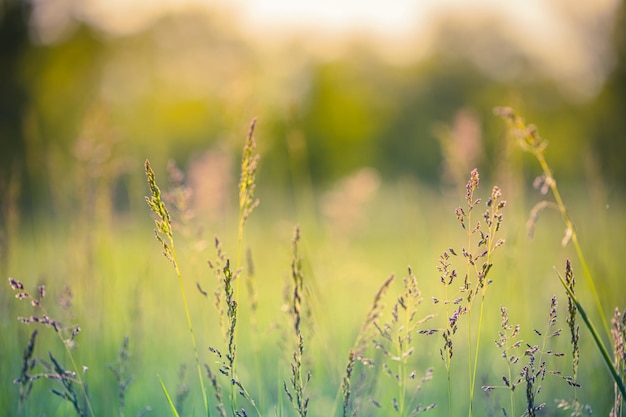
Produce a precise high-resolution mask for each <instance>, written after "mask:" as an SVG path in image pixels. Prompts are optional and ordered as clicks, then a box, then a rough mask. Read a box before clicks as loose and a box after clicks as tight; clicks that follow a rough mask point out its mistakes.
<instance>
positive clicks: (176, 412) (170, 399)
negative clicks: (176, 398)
mask: <svg viewBox="0 0 626 417" xmlns="http://www.w3.org/2000/svg"><path fill="white" fill-rule="evenodd" d="M159 382H160V383H161V389H163V394H165V398H167V402H168V403H169V404H170V407H171V409H172V415H174V416H175V417H180V416H179V415H178V411H176V406H174V402H173V401H172V397H170V394H169V392H167V388H165V384H164V383H163V379H161V376H159Z"/></svg>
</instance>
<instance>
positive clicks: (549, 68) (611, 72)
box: [0, 0, 626, 223]
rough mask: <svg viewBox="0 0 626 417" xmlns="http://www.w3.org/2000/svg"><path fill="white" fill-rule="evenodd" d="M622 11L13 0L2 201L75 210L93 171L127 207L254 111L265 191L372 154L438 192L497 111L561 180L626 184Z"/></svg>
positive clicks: (534, 4)
mask: <svg viewBox="0 0 626 417" xmlns="http://www.w3.org/2000/svg"><path fill="white" fill-rule="evenodd" d="M624 15H625V11H624V6H623V4H622V2H618V1H616V0H600V1H595V2H593V3H580V2H576V1H572V0H558V1H551V2H549V3H547V2H544V1H539V0H535V1H514V2H507V3H506V4H503V3H501V2H497V1H490V0H474V1H471V2H464V1H455V0H446V1H420V2H414V1H409V0H403V1H395V2H393V4H389V3H388V2H383V1H376V0H371V1H365V2H364V1H358V2H357V1H351V0H341V1H330V0H328V1H318V2H286V1H285V2H283V1H280V0H272V1H260V0H251V1H244V0H240V1H234V2H233V1H209V0H205V1H202V0H178V1H175V0H160V1H134V2H132V5H131V3H128V2H123V1H99V0H89V1H71V0H55V1H17V0H2V1H1V2H0V62H1V63H2V65H1V66H0V71H1V73H0V83H1V84H0V91H1V92H2V93H1V95H0V140H1V144H0V146H1V148H0V155H1V156H0V157H1V158H2V160H1V161H0V193H1V195H2V196H3V199H2V200H3V201H5V202H6V201H7V196H10V197H8V199H12V200H15V201H17V202H18V206H19V209H20V210H25V211H26V212H33V211H36V210H37V208H41V207H42V206H45V210H46V212H47V213H50V210H53V211H55V210H60V212H64V211H65V210H67V209H68V207H67V206H66V204H68V205H69V206H73V204H72V203H73V202H72V199H73V198H74V197H75V195H74V197H72V195H73V194H74V193H73V192H72V190H74V189H76V187H77V186H78V184H76V181H82V182H85V181H92V182H93V183H94V184H96V183H97V184H98V185H97V186H98V187H101V189H99V190H98V193H106V194H107V195H108V196H109V197H110V200H111V202H112V204H113V205H114V207H115V208H117V209H121V210H123V209H125V208H127V206H128V205H129V204H130V202H129V197H128V190H129V189H131V188H132V187H133V186H132V181H133V179H132V178H133V177H134V176H135V175H134V173H135V172H136V171H137V170H138V169H140V167H141V162H142V161H143V159H145V158H146V157H149V158H151V159H152V160H153V161H154V163H155V166H157V167H158V166H161V167H164V166H165V161H166V160H168V159H170V158H173V159H174V160H175V161H176V162H177V163H178V164H179V165H180V166H181V167H183V169H184V170H185V171H187V170H188V168H189V167H190V166H191V165H193V161H196V162H199V161H201V160H202V158H211V157H219V155H222V156H227V155H232V154H233V153H235V154H236V155H238V153H239V152H240V146H239V144H240V143H241V141H242V140H243V139H242V138H243V137H244V136H245V132H246V130H247V126H248V124H249V122H250V120H251V119H252V117H258V119H259V124H258V135H259V138H260V140H259V146H260V150H261V153H262V154H263V156H264V160H266V161H271V162H269V163H267V164H265V166H263V169H262V170H261V173H260V175H261V176H262V182H264V183H265V184H266V187H271V188H273V189H274V190H273V191H284V192H287V193H291V192H292V190H293V188H294V187H295V188H298V186H299V184H298V181H305V182H308V183H309V184H310V185H312V186H313V187H318V186H322V187H323V186H327V185H328V184H330V183H332V182H333V181H336V180H338V179H340V178H342V177H344V176H346V175H349V174H352V173H354V172H355V171H356V170H358V169H359V168H361V167H364V166H366V167H371V168H373V169H374V170H375V171H376V173H377V174H378V175H381V176H382V178H384V179H385V180H387V179H397V178H399V177H410V178H415V179H419V180H420V181H423V182H427V183H430V184H434V185H438V184H440V183H441V182H442V181H450V179H451V177H450V175H451V172H450V169H449V168H450V167H449V166H448V168H446V166H447V165H446V162H445V159H446V157H448V156H450V155H448V154H449V152H448V151H447V150H446V149H447V147H446V145H445V144H446V143H449V142H450V141H452V142H450V143H454V144H455V146H454V147H456V148H457V149H461V151H460V152H459V153H460V154H461V159H460V160H458V161H455V162H452V165H454V164H455V163H456V164H459V163H463V164H464V165H463V166H462V169H461V172H464V171H466V172H468V170H466V168H467V167H470V166H474V165H476V166H479V167H480V168H481V171H482V172H483V174H484V175H491V174H492V173H494V172H495V171H496V170H497V161H498V159H499V155H500V153H501V152H504V148H505V145H504V142H503V141H502V124H501V122H500V121H499V120H496V119H495V118H494V117H493V116H492V109H493V107H495V106H497V105H512V106H514V107H515V108H516V109H517V110H518V111H519V112H520V113H521V114H523V115H525V117H526V118H527V119H528V120H529V121H532V122H533V123H536V124H537V125H539V126H540V132H541V133H542V135H543V136H544V137H545V138H546V139H548V140H549V141H550V143H551V146H550V150H549V156H550V159H551V160H552V162H553V164H554V166H555V168H556V169H557V172H558V174H559V177H560V178H561V179H562V180H571V181H580V180H583V179H584V178H588V177H589V176H600V177H601V178H602V180H603V181H604V182H605V183H606V184H607V186H608V187H610V188H611V189H615V190H617V189H620V188H623V186H624V185H625V184H626V165H625V164H623V163H622V161H623V160H624V158H625V157H626V141H624V140H623V139H624V138H623V136H624V132H625V131H626V129H625V123H626V120H625V119H624V117H622V115H623V112H624V108H625V104H624V102H625V100H626V93H625V92H626V87H625V86H624V79H625V73H626V70H625V65H626V64H625V59H626V58H625V54H626V52H625V48H626V46H625V44H626V41H625V32H626V28H625V26H624V25H625V24H626V23H625V21H624ZM454 141H456V142H454ZM460 147H461V148H460ZM462 147H465V148H462ZM448 148H449V147H448ZM209 149H210V150H212V152H213V156H210V155H205V152H206V151H207V150H209ZM216 155H217V156H216ZM227 159H228V158H227ZM196 165H197V166H200V165H202V164H201V163H198V164H196ZM235 167H236V164H235ZM470 169H471V168H470ZM81 170H82V171H81ZM84 170H87V171H89V175H87V176H85V175H83V174H84V172H83V171H84ZM296 171H297V172H296ZM11 184H19V186H16V185H13V186H12V185H11ZM5 206H6V204H5ZM7 210H8V209H7V207H4V209H3V218H4V219H5V222H4V223H6V216H7V215H8V214H7Z"/></svg>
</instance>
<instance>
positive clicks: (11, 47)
mask: <svg viewBox="0 0 626 417" xmlns="http://www.w3.org/2000/svg"><path fill="white" fill-rule="evenodd" d="M31 9H32V6H31V2H29V1H21V0H0V92H1V93H0V195H2V194H4V192H5V190H6V187H8V184H9V182H10V181H11V178H12V176H13V179H12V180H13V181H18V182H19V181H20V178H15V176H18V177H21V175H20V173H21V170H22V169H23V164H24V158H25V151H26V150H25V145H24V135H23V125H24V116H25V113H26V111H27V107H28V103H29V100H30V97H29V92H28V90H27V88H26V86H25V85H24V83H23V80H22V79H21V74H20V61H21V59H22V58H23V56H24V54H25V53H26V51H27V50H28V49H29V48H30V41H29V31H28V23H29V18H30V14H31Z"/></svg>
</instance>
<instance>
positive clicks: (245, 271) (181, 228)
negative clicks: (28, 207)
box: [0, 117, 626, 417]
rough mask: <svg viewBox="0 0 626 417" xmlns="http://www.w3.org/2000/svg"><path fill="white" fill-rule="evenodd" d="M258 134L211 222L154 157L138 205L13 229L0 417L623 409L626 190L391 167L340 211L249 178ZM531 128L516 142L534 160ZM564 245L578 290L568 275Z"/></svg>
mask: <svg viewBox="0 0 626 417" xmlns="http://www.w3.org/2000/svg"><path fill="white" fill-rule="evenodd" d="M509 121H511V123H512V127H511V128H512V129H513V132H514V133H515V132H516V131H515V129H517V133H519V132H520V131H521V130H523V129H522V128H525V126H520V125H516V123H521V122H520V121H519V120H518V119H515V118H513V117H512V118H511V119H510V120H509ZM524 132H525V133H528V132H526V131H524ZM531 133H532V132H531ZM251 137H252V136H251ZM251 137H249V138H248V141H247V142H246V148H245V150H244V157H243V158H242V160H243V162H242V176H241V181H240V186H239V201H240V204H239V208H237V207H234V208H233V209H232V210H231V211H230V213H228V214H226V215H223V216H220V217H219V218H203V216H202V215H201V213H196V215H195V216H191V215H190V213H189V212H188V211H187V210H186V205H185V204H186V202H187V200H186V197H185V196H186V195H185V194H184V192H182V191H183V190H184V188H181V187H180V186H179V188H177V189H176V188H175V189H173V190H172V189H171V187H170V186H169V185H168V183H169V182H168V174H167V169H166V167H156V166H153V167H149V166H148V167H147V171H148V173H149V176H150V175H152V174H151V173H154V181H153V182H152V183H151V187H148V185H146V187H145V194H144V195H147V196H148V199H149V202H150V205H151V207H148V206H146V208H145V210H143V211H138V212H131V213H127V214H126V215H124V216H121V215H113V216H111V217H108V218H85V216H81V215H80V212H78V213H77V214H76V215H75V216H74V217H73V218H74V221H69V220H68V219H63V220H59V221H57V220H51V219H46V218H44V217H42V218H39V219H38V220H37V221H33V222H30V223H25V222H23V223H22V224H21V226H20V228H19V230H17V231H14V233H13V234H11V235H9V240H8V241H7V244H6V252H5V253H6V254H7V256H6V261H5V265H3V268H4V270H5V271H6V274H7V277H5V279H8V280H7V281H5V284H4V285H3V286H1V287H0V309H1V311H2V313H1V315H0V317H1V318H0V330H1V334H2V338H1V341H0V375H1V376H2V383H1V384H0V386H1V387H2V388H1V389H0V409H1V410H4V411H3V415H8V416H40V415H45V416H48V417H53V416H68V415H85V416H92V415H93V416H136V415H143V414H144V413H145V415H148V416H172V415H180V416H201V415H205V416H206V415H211V416H222V415H229V416H230V415H251V416H254V415H262V416H298V415H299V416H304V415H309V416H348V415H350V416H352V415H358V416H386V415H401V416H410V415H414V414H417V413H421V412H426V413H430V414H431V415H438V416H439V415H441V416H447V415H449V416H459V415H474V416H492V415H493V416H502V415H506V416H521V415H546V416H548V415H564V416H566V415H567V416H569V415H587V414H588V413H590V410H593V415H609V413H611V412H613V414H611V415H614V416H622V415H623V414H624V413H623V410H622V408H623V401H622V400H621V399H620V398H617V400H616V397H618V394H617V393H618V392H619V389H620V387H619V384H618V383H621V387H622V389H623V384H624V377H625V375H624V360H625V359H626V358H625V357H624V344H623V343H624V338H625V336H626V330H624V328H625V326H626V323H624V316H620V319H619V320H618V323H617V327H616V329H614V327H613V324H612V321H611V319H612V318H613V316H614V312H615V308H616V307H617V308H619V311H620V312H624V308H625V307H626V293H625V292H624V285H623V271H622V270H621V264H620V262H619V259H620V257H621V256H623V254H624V253H625V250H626V236H625V235H624V233H622V231H623V230H626V216H624V213H625V212H626V211H625V209H626V202H624V201H621V200H620V198H619V196H617V195H613V194H611V192H610V190H606V189H604V188H603V185H602V184H600V183H597V182H590V183H589V184H586V185H581V184H578V185H571V186H567V187H565V186H563V187H561V184H559V188H554V187H552V189H550V186H551V185H552V186H554V185H555V184H556V182H554V180H556V181H558V173H557V174H556V178H555V179H552V180H551V177H548V180H547V181H544V184H547V185H546V188H545V189H544V190H543V191H545V194H542V193H541V191H542V190H541V189H538V190H534V189H532V187H531V184H525V181H524V179H523V176H522V175H521V174H520V173H519V172H509V173H508V175H507V176H503V181H504V183H501V184H490V183H487V182H486V181H479V177H478V175H479V173H477V172H472V173H470V172H468V173H467V177H466V180H467V181H468V184H467V186H466V185H465V184H459V186H458V187H457V188H456V189H451V190H447V191H441V190H432V189H430V188H428V187H426V186H422V185H419V184H414V183H412V182H410V181H398V182H395V183H385V182H383V183H382V185H381V186H380V188H379V189H378V191H377V192H376V194H375V195H374V196H373V197H372V198H371V199H369V200H368V201H365V202H363V201H360V202H358V204H357V203H354V202H353V201H350V195H349V193H347V194H346V195H344V196H343V198H344V200H341V199H340V200H339V201H340V204H338V207H340V208H344V209H346V210H348V208H350V210H352V211H348V212H347V213H344V214H342V213H334V215H330V214H328V213H326V214H324V211H323V210H318V209H317V208H313V209H312V210H310V212H311V213H312V214H310V215H306V216H304V215H302V216H299V215H295V214H294V213H293V212H292V211H293V210H291V209H289V208H287V207H288V206H289V204H287V202H286V199H284V198H278V199H273V198H272V195H271V193H270V192H268V191H267V190H264V188H263V187H264V185H263V184H256V183H255V170H256V159H255V157H254V155H255V149H254V146H253V145H254V143H253V141H251ZM533 138H535V139H537V140H538V138H537V137H535V136H532V134H530V135H528V136H524V135H522V136H521V137H519V138H518V139H519V140H520V143H522V144H524V143H525V144H526V146H527V147H528V148H529V149H527V150H529V151H531V153H532V152H535V153H536V156H539V157H541V156H542V155H543V153H542V148H540V145H541V143H540V142H537V143H535V142H533V140H534V139H533ZM511 140H515V138H511ZM242 142H243V140H242ZM242 146H243V143H242ZM519 152H522V150H520V151H519ZM261 158H262V156H261ZM539 160H541V159H540V158H539ZM264 162H265V163H271V161H264ZM528 163H529V164H534V165H532V166H529V167H526V169H527V171H529V172H534V173H536V174H537V175H539V174H541V167H540V165H539V164H537V161H536V160H535V159H528ZM152 170H154V171H152ZM136 174H137V175H144V173H143V167H137V173H136ZM146 184H147V183H146ZM496 185H497V186H499V191H498V189H494V186H496ZM255 186H256V187H258V189H255ZM539 188H541V187H539ZM159 190H163V192H164V193H165V191H166V190H169V191H174V192H175V191H178V192H179V194H176V193H174V194H169V195H170V196H171V195H174V196H178V198H177V199H176V198H174V199H171V198H166V196H165V194H163V195H160V194H159V192H160V191H159ZM555 190H557V191H560V193H561V194H558V197H556V199H555V194H554V191H555ZM236 192H237V190H233V193H236ZM500 192H501V196H500V195H499V193H500ZM257 195H259V196H260V199H261V204H260V205H259V206H258V207H256V205H255V201H256V196H257ZM136 197H137V199H141V198H142V197H143V196H141V195H139V196H136ZM560 198H562V200H563V202H564V206H563V207H566V208H567V213H566V214H567V216H569V217H567V216H566V217H565V221H564V218H563V215H562V214H563V213H561V212H559V199H560ZM478 199H480V201H478ZM503 201H506V204H504V203H502V204H501V202H503ZM541 201H547V202H549V203H547V204H545V206H546V207H545V209H543V210H542V211H541V212H540V213H539V215H538V218H537V219H536V222H535V224H534V233H533V237H532V239H531V238H529V236H528V234H529V233H528V221H529V218H531V217H532V216H531V213H532V212H533V208H537V207H541V205H540V206H537V203H540V202H541ZM320 204H321V203H320ZM353 206H354V207H356V208H354V207H353ZM316 207H317V206H316ZM458 208H460V209H462V210H459V209H458ZM151 210H152V213H151ZM354 210H356V211H354ZM151 216H152V218H151ZM169 216H171V217H169ZM333 216H334V217H333ZM570 218H571V221H572V223H573V228H571V229H569V230H570V232H566V230H568V227H569V226H570V225H569V224H568V223H567V222H568V221H569V219H570ZM152 220H155V221H156V222H157V224H156V227H157V229H158V232H157V236H158V237H159V239H160V240H155V239H154V232H153V229H154V228H155V223H154V222H153V221H152ZM348 220H349V221H348ZM477 222H480V227H476V224H477ZM348 223H349V226H350V227H346V224H348ZM564 235H565V236H566V237H567V238H565V239H564ZM216 237H217V239H218V240H216ZM161 252H165V254H166V256H163V254H162V253H161ZM581 254H582V255H583V257H582V258H581V256H580V255H581ZM567 260H570V261H571V268H572V271H573V276H574V277H575V281H576V284H575V285H572V284H571V281H569V282H570V284H569V285H570V286H572V287H573V289H574V292H575V294H576V301H577V302H579V304H578V305H576V304H575V303H573V302H572V300H571V299H570V298H569V297H568V294H567V292H566V290H565V288H564V286H563V285H562V284H561V282H560V280H559V276H563V277H564V278H565V277H566V275H568V277H571V271H569V273H568V271H567V268H566V261H567ZM586 268H587V269H588V271H589V276H590V277H591V281H590V280H589V279H588V278H587V276H586V275H587V274H586V273H585V269H586ZM453 271H454V272H453ZM466 276H467V279H466ZM391 278H392V279H391ZM591 282H592V283H593V285H594V286H595V290H594V289H593V288H592V287H591V285H590V283H591ZM22 284H23V288H22ZM42 286H45V291H44V287H42ZM24 294H27V295H28V296H26V295H24ZM19 295H22V296H21V297H22V298H24V299H19V297H18V299H16V296H19ZM598 304H599V307H600V308H601V310H602V313H600V311H599V308H598ZM580 307H582V308H583V310H581V309H580ZM585 313H586V316H588V317H589V319H590V321H591V322H592V323H593V324H594V326H595V330H596V332H597V335H598V341H595V340H594V338H593V336H592V333H591V332H590V329H589V325H587V324H585V322H584V321H583V315H584V314H585ZM603 315H604V317H605V318H603ZM18 317H19V318H22V319H21V320H18ZM34 320H37V321H38V323H35V322H33V321H34ZM25 321H26V322H28V323H24V322H25ZM42 322H45V323H42ZM517 325H519V328H517V327H516V326H517ZM611 329H614V330H613V331H611ZM34 330H37V334H36V336H35V339H34V345H33V349H32V352H28V349H27V346H28V345H29V340H33V339H31V338H32V334H33V331H34ZM572 332H573V334H574V336H572ZM576 335H577V336H576ZM577 338H578V339H577ZM574 339H576V342H575V343H574V341H573V340H574ZM599 346H604V347H605V348H606V350H607V353H608V359H609V362H611V363H612V365H613V370H614V371H615V372H616V374H615V375H612V374H611V372H610V367H609V366H607V365H608V364H607V363H606V360H605V358H603V355H602V352H601V349H600V348H599ZM503 352H504V354H503ZM55 361H56V363H55ZM14 381H16V382H17V383H14ZM612 409H613V411H611V410H612Z"/></svg>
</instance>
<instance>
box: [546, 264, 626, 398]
mask: <svg viewBox="0 0 626 417" xmlns="http://www.w3.org/2000/svg"><path fill="white" fill-rule="evenodd" d="M555 272H556V274H557V276H558V277H559V280H560V281H561V284H562V285H563V288H565V291H567V295H568V296H569V298H570V299H571V300H572V301H573V302H574V304H575V305H576V308H577V309H578V312H579V313H580V317H582V319H583V321H584V322H585V325H586V326H587V329H589V332H590V333H591V336H592V337H593V340H594V342H595V343H596V346H597V347H598V350H599V351H600V353H601V354H602V358H603V359H604V363H605V364H606V366H607V367H608V368H609V372H610V373H611V376H613V379H614V380H615V383H616V384H617V386H618V387H619V390H620V392H621V393H622V397H625V398H626V388H625V387H624V381H623V380H622V378H621V377H620V376H619V373H618V372H617V370H616V369H615V366H613V361H612V360H611V356H610V355H609V352H608V351H607V349H606V346H604V343H602V340H600V336H599V335H598V332H597V331H596V328H595V326H594V325H593V323H592V322H591V320H590V319H589V317H588V316H587V313H586V312H585V310H584V309H583V306H582V305H581V304H580V302H579V301H578V299H577V298H576V296H575V295H574V293H573V292H572V290H571V289H570V288H569V287H568V286H567V283H566V282H565V279H563V277H562V276H561V274H560V273H559V271H557V270H556V269H555Z"/></svg>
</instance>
